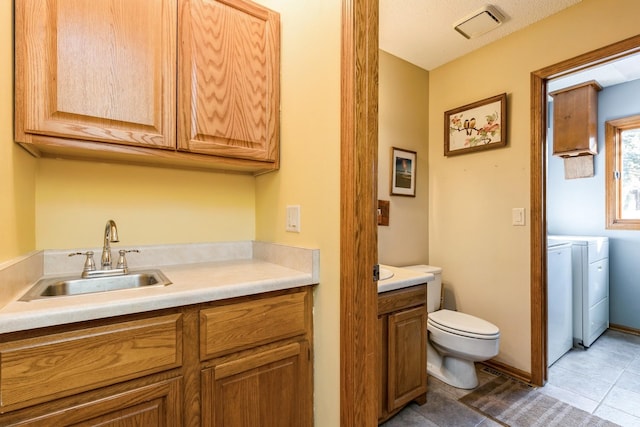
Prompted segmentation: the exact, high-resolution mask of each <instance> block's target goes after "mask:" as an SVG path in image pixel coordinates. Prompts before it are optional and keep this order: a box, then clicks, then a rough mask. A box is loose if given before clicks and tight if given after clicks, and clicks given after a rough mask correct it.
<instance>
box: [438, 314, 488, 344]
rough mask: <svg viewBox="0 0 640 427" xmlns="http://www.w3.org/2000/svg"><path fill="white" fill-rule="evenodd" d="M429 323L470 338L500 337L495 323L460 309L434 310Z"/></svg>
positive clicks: (486, 338)
mask: <svg viewBox="0 0 640 427" xmlns="http://www.w3.org/2000/svg"><path fill="white" fill-rule="evenodd" d="M427 323H428V325H429V326H432V327H435V328H438V329H440V330H442V331H446V332H450V333H452V334H456V335H461V336H465V337H469V338H478V339H484V340H494V339H497V338H499V337H500V330H499V329H498V327H497V326H495V325H494V324H492V323H489V322H487V321H486V320H483V319H480V318H477V317H475V316H471V315H470V314H465V313H460V312H458V311H452V310H438V311H434V312H432V313H429V316H428V320H427Z"/></svg>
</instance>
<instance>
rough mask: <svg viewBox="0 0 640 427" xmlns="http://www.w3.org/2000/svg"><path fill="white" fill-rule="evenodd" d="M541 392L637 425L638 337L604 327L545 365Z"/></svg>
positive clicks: (639, 400) (639, 426) (618, 421)
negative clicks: (597, 334)
mask: <svg viewBox="0 0 640 427" xmlns="http://www.w3.org/2000/svg"><path fill="white" fill-rule="evenodd" d="M541 391H542V392H544V393H546V394H548V395H549V396H553V397H555V398H556V399H558V400H562V401H563V402H567V403H569V404H571V405H572V406H575V407H577V408H580V409H582V410H584V411H587V412H589V413H591V414H594V415H597V416H599V417H600V418H604V419H607V420H609V421H612V422H614V423H616V424H620V425H621V426H625V427H627V426H628V427H632V426H633V427H640V336H637V335H630V334H625V333H622V332H619V331H613V330H611V329H609V330H607V331H606V332H605V333H604V334H603V335H601V336H600V338H598V339H597V340H596V342H595V343H593V344H592V345H591V347H589V348H588V349H587V350H576V349H574V350H571V351H569V352H568V353H566V354H565V355H564V356H562V358H560V360H558V361H557V362H556V363H554V364H553V365H552V366H551V368H549V378H548V382H547V384H546V385H545V386H544V387H543V388H542V390H541Z"/></svg>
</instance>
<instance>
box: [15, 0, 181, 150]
mask: <svg viewBox="0 0 640 427" xmlns="http://www.w3.org/2000/svg"><path fill="white" fill-rule="evenodd" d="M176 11H177V4H176V0H158V1H148V0H101V1H95V0H57V1H54V0H20V1H17V2H16V4H15V22H16V24H15V26H16V31H15V34H16V43H15V46H16V52H15V58H16V83H15V88H16V140H17V141H19V142H24V143H27V144H29V143H34V142H38V143H39V144H59V138H65V139H66V141H67V142H66V144H67V145H75V146H76V147H85V148H89V147H91V146H93V149H96V148H95V144H92V142H93V141H98V142H110V143H117V144H125V145H135V146H143V147H155V148H175V128H176V125H175V122H176V111H175V104H176V95H175V93H176V87H175V80H176V69H175V68H176V66H175V64H176V22H177V18H176ZM50 137H54V138H50ZM71 141H75V142H74V143H72V142H71Z"/></svg>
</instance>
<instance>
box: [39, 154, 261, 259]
mask: <svg viewBox="0 0 640 427" xmlns="http://www.w3.org/2000/svg"><path fill="white" fill-rule="evenodd" d="M36 176H37V189H36V237H37V242H36V244H37V247H38V248H39V249H51V248H56V249H63V248H64V249H66V248H79V247H96V246H101V245H102V236H103V232H104V226H105V222H106V221H107V220H108V219H114V220H115V221H116V223H117V225H118V232H119V233H118V236H119V238H120V243H119V244H120V245H123V246H128V247H130V246H131V245H134V246H135V245H151V244H163V243H164V244H171V243H192V242H220V241H233V240H252V239H254V237H255V191H254V189H255V178H254V177H253V176H247V175H235V174H221V173H209V172H196V171H184V170H173V169H163V168H154V167H141V166H129V165H117V164H106V163H89V162H82V161H71V160H52V159H40V160H38V170H37V175H36Z"/></svg>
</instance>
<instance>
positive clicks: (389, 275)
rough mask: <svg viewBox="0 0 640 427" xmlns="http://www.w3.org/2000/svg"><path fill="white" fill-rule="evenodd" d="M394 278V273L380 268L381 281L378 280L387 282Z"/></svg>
mask: <svg viewBox="0 0 640 427" xmlns="http://www.w3.org/2000/svg"><path fill="white" fill-rule="evenodd" d="M392 277H393V271H391V270H389V269H387V268H383V267H380V279H378V280H387V279H391V278H392Z"/></svg>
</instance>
